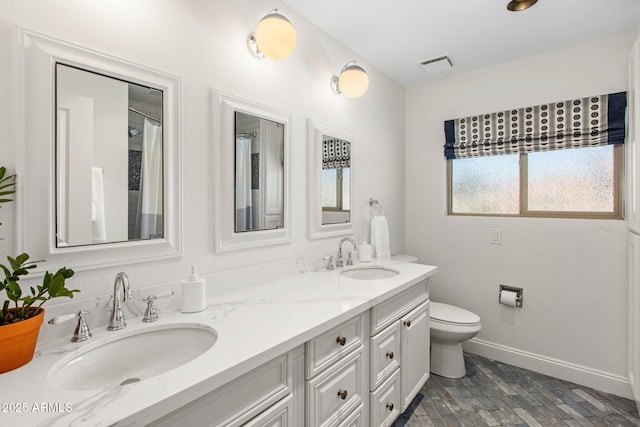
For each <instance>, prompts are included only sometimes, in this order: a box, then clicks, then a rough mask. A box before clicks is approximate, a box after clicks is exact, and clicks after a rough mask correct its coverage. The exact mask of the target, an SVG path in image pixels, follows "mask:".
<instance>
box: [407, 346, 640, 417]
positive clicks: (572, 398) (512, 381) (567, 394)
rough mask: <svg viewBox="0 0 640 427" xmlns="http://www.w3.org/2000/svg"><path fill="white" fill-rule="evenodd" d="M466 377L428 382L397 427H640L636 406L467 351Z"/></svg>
mask: <svg viewBox="0 0 640 427" xmlns="http://www.w3.org/2000/svg"><path fill="white" fill-rule="evenodd" d="M465 362H466V365H467V376H466V377H464V378H460V379H456V380H453V379H448V378H444V377H439V376H436V375H433V374H432V375H431V377H430V378H429V381H427V383H426V384H425V386H424V387H423V388H422V390H421V392H420V393H419V394H418V396H417V397H416V398H415V399H414V401H413V402H412V403H411V406H410V407H409V408H408V409H407V410H406V411H405V413H404V414H402V415H401V416H400V417H399V418H398V419H397V420H396V422H395V424H394V427H427V426H430V427H432V426H433V427H440V426H443V427H453V426H460V427H484V426H532V427H533V426H535V427H539V426H545V427H546V426H563V427H566V426H625V427H626V426H632V427H633V426H640V417H639V416H638V411H637V409H636V405H635V402H633V401H631V400H628V399H623V398H620V397H617V396H613V395H609V394H606V393H603V392H600V391H597V390H593V389H590V388H588V387H582V386H579V385H577V384H573V383H570V382H567V381H563V380H559V379H556V378H552V377H548V376H545V375H542V374H538V373H535V372H532V371H528V370H526V369H521V368H517V367H515V366H511V365H507V364H504V363H500V362H495V361H492V360H489V359H486V358H484V357H481V356H477V355H473V354H469V353H465Z"/></svg>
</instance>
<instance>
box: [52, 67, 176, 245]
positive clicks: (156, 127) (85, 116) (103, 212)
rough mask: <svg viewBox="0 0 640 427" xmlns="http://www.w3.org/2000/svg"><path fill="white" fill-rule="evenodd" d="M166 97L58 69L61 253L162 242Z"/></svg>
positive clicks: (58, 233)
mask: <svg viewBox="0 0 640 427" xmlns="http://www.w3.org/2000/svg"><path fill="white" fill-rule="evenodd" d="M162 96H163V92H162V90H161V89H158V88H152V87H147V86H142V85H139V84H136V83H133V82H128V81H123V80H121V79H117V78H114V77H110V76H107V75H102V74H98V73H95V72H92V71H88V70H84V69H80V68H76V67H72V66H69V65H66V64H62V63H57V64H56V245H57V247H68V246H82V245H91V244H100V243H114V242H126V241H129V240H141V239H142V240H144V239H161V238H163V237H164V225H163V209H164V207H163V200H164V182H163V181H164V179H163V167H162V165H163V150H162V146H163V137H162V111H163V107H162Z"/></svg>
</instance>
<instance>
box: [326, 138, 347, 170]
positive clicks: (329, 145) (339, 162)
mask: <svg viewBox="0 0 640 427" xmlns="http://www.w3.org/2000/svg"><path fill="white" fill-rule="evenodd" d="M350 165H351V143H350V142H349V141H344V140H342V139H326V140H324V141H322V169H342V168H348V167H350Z"/></svg>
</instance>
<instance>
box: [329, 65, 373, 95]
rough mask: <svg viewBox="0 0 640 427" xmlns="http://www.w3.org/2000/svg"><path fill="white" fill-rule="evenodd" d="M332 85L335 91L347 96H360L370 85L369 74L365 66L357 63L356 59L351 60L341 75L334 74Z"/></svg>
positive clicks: (343, 68)
mask: <svg viewBox="0 0 640 427" xmlns="http://www.w3.org/2000/svg"><path fill="white" fill-rule="evenodd" d="M331 87H332V88H333V91H334V92H335V93H337V94H342V95H344V96H346V97H347V98H359V97H361V96H362V95H364V93H365V92H366V91H367V88H368V87H369V76H368V75H367V72H366V71H365V69H364V68H362V67H361V66H359V65H356V61H349V62H347V64H346V65H345V66H344V67H342V70H341V71H340V75H339V76H333V78H332V79H331Z"/></svg>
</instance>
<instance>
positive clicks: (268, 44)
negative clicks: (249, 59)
mask: <svg viewBox="0 0 640 427" xmlns="http://www.w3.org/2000/svg"><path fill="white" fill-rule="evenodd" d="M247 45H248V47H249V51H250V52H251V53H252V54H253V55H254V56H255V57H257V58H264V57H265V56H266V57H267V58H269V59H276V60H278V59H285V58H286V57H288V56H289V55H291V52H293V49H295V47H296V30H295V28H293V24H291V21H289V20H288V19H287V18H286V17H284V16H283V15H281V14H280V13H278V9H273V10H272V11H271V12H269V13H268V14H266V15H265V16H264V18H262V19H261V20H260V22H258V25H257V27H256V32H255V33H251V34H250V35H249V38H248V39H247Z"/></svg>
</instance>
